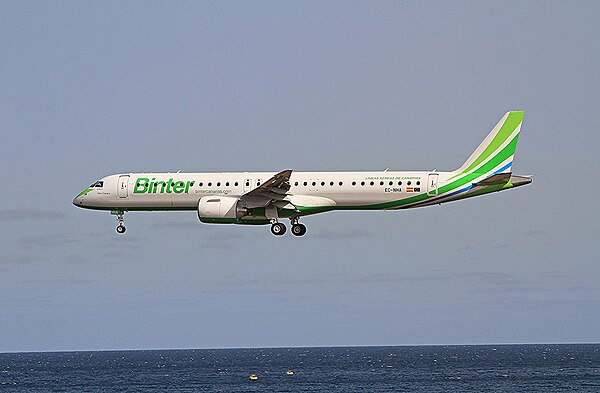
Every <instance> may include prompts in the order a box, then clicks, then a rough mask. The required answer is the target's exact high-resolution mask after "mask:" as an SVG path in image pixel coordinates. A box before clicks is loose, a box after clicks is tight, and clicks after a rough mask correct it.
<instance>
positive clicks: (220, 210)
mask: <svg viewBox="0 0 600 393" xmlns="http://www.w3.org/2000/svg"><path fill="white" fill-rule="evenodd" d="M247 214H248V210H247V209H246V208H245V207H244V206H243V204H242V203H241V202H240V200H239V199H238V198H235V197H228V196H221V195H214V196H204V197H202V198H200V200H199V201H198V218H199V219H200V221H202V222H204V223H207V224H234V223H236V222H237V220H238V219H240V218H241V217H243V216H245V215H247Z"/></svg>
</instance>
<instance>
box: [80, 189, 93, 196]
mask: <svg viewBox="0 0 600 393" xmlns="http://www.w3.org/2000/svg"><path fill="white" fill-rule="evenodd" d="M90 191H92V188H86V189H85V190H83V191H81V192H80V193H79V195H77V196H78V197H80V196H85V195H87V194H88V193H89V192H90Z"/></svg>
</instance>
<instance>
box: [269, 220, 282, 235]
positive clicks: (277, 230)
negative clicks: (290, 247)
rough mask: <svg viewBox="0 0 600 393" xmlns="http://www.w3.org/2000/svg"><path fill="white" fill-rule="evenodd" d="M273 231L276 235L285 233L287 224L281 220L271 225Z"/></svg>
mask: <svg viewBox="0 0 600 393" xmlns="http://www.w3.org/2000/svg"><path fill="white" fill-rule="evenodd" d="M271 233H272V234H273V235H275V236H281V235H283V234H284V233H285V225H283V224H282V223H280V222H276V223H275V224H273V225H271Z"/></svg>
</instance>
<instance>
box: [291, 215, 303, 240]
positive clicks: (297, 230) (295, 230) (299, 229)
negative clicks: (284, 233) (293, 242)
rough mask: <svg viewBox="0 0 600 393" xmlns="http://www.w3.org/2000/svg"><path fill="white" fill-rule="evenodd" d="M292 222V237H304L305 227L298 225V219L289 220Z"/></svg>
mask: <svg viewBox="0 0 600 393" xmlns="http://www.w3.org/2000/svg"><path fill="white" fill-rule="evenodd" d="M290 221H291V222H292V235H294V236H304V234H306V226H305V225H303V224H300V223H298V217H294V218H291V219H290Z"/></svg>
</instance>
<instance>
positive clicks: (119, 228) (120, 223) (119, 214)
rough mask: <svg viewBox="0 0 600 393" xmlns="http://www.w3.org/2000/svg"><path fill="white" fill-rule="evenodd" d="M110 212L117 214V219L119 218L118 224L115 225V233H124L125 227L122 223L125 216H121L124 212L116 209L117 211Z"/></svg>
mask: <svg viewBox="0 0 600 393" xmlns="http://www.w3.org/2000/svg"><path fill="white" fill-rule="evenodd" d="M112 214H115V215H116V216H117V219H118V220H119V225H118V226H117V233H120V234H123V233H125V231H126V230H127V228H125V225H124V222H125V217H123V215H124V213H123V212H122V211H117V212H112Z"/></svg>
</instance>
